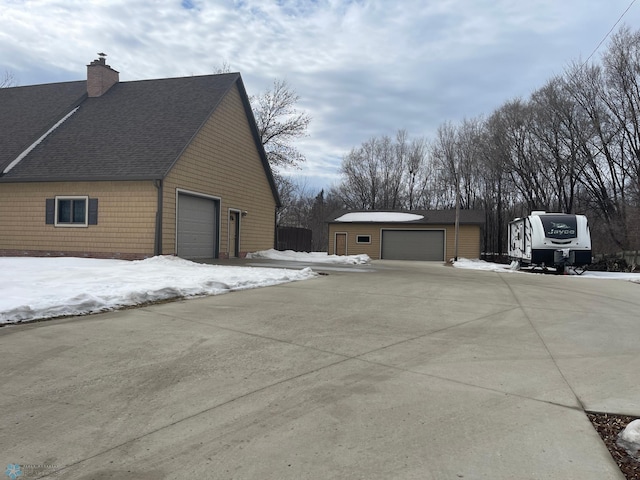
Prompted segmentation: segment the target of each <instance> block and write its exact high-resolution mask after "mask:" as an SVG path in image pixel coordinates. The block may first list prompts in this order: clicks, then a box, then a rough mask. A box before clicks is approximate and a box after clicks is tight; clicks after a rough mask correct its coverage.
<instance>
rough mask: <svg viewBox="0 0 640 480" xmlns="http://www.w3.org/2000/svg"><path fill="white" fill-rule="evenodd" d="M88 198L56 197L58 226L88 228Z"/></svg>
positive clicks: (56, 222)
mask: <svg viewBox="0 0 640 480" xmlns="http://www.w3.org/2000/svg"><path fill="white" fill-rule="evenodd" d="M88 200H89V199H88V198H87V197H56V212H55V219H56V221H55V224H56V226H74V227H86V226H87V224H88V222H87V220H88V219H87V211H88V209H87V202H88Z"/></svg>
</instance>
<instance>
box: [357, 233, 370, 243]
mask: <svg viewBox="0 0 640 480" xmlns="http://www.w3.org/2000/svg"><path fill="white" fill-rule="evenodd" d="M360 237H369V240H367V241H366V242H361V241H360V240H358V238H360ZM356 243H357V244H358V245H371V235H370V234H362V235H358V234H356Z"/></svg>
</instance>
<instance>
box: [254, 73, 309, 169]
mask: <svg viewBox="0 0 640 480" xmlns="http://www.w3.org/2000/svg"><path fill="white" fill-rule="evenodd" d="M250 100H251V106H252V109H253V114H254V116H255V119H256V124H257V126H258V133H259V135H260V140H261V141H262V145H263V147H264V149H265V151H266V153H267V159H268V160H269V164H270V165H271V166H272V167H273V168H276V169H278V168H282V167H296V166H299V165H300V163H302V162H304V161H305V156H304V155H303V154H302V153H301V152H300V151H298V149H296V148H295V147H294V146H293V141H294V140H297V139H299V138H301V137H304V136H306V135H307V128H308V127H309V122H310V121H311V117H309V115H307V114H306V113H305V112H302V111H299V110H297V109H296V108H295V107H296V104H297V103H298V101H299V100H300V97H299V96H298V95H297V94H296V92H295V91H294V90H293V89H292V88H291V87H290V86H289V85H288V84H287V82H286V81H285V80H274V82H273V87H272V89H270V90H267V91H266V92H264V93H262V94H260V95H257V96H252V97H251V98H250Z"/></svg>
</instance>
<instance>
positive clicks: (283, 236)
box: [277, 227, 312, 252]
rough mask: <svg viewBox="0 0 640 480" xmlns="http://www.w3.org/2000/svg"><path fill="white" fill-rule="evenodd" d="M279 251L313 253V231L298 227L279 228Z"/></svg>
mask: <svg viewBox="0 0 640 480" xmlns="http://www.w3.org/2000/svg"><path fill="white" fill-rule="evenodd" d="M277 235H278V242H277V245H278V250H280V251H283V250H293V251H295V252H311V251H312V247H311V238H312V237H311V230H309V229H308V228H298V227H278V233H277Z"/></svg>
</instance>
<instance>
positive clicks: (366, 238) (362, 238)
mask: <svg viewBox="0 0 640 480" xmlns="http://www.w3.org/2000/svg"><path fill="white" fill-rule="evenodd" d="M356 243H371V235H356Z"/></svg>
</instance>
